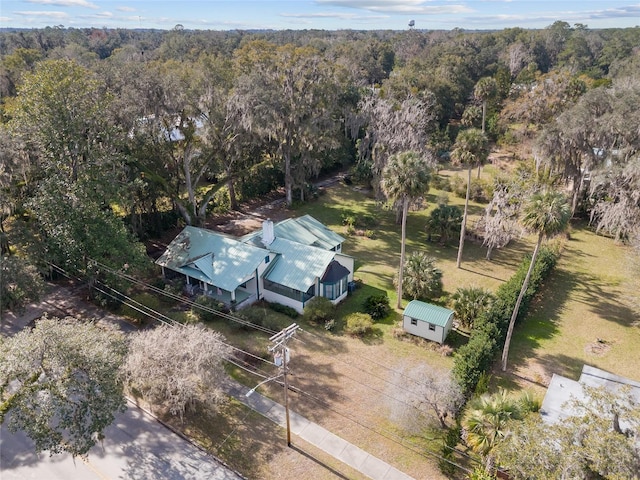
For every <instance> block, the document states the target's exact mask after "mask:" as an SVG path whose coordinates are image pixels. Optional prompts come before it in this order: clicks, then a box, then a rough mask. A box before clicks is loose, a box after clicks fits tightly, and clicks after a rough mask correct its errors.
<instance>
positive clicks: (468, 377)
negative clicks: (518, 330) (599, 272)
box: [453, 247, 558, 394]
mask: <svg viewBox="0 0 640 480" xmlns="http://www.w3.org/2000/svg"><path fill="white" fill-rule="evenodd" d="M557 259H558V252H557V251H555V250H551V249H550V248H546V247H543V248H542V249H541V250H540V253H539V255H538V259H537V261H536V265H535V268H534V270H533V272H532V273H531V279H530V282H529V288H527V291H526V293H525V295H524V298H523V299H522V304H521V305H520V310H519V312H518V317H517V319H516V322H519V321H521V320H522V319H523V318H524V317H525V316H526V315H527V311H528V309H529V304H530V303H531V300H532V299H533V297H534V296H535V294H536V292H537V291H538V289H539V288H540V287H541V286H542V282H543V281H544V279H545V278H546V277H547V276H548V275H549V274H550V273H551V271H552V270H553V267H554V266H555V264H556V261H557ZM530 262H531V258H530V257H529V258H525V260H524V262H523V263H522V264H521V265H520V268H519V269H518V271H517V272H516V273H515V274H514V275H513V276H512V277H511V278H510V279H509V280H508V281H507V282H506V283H504V284H502V285H501V286H500V287H499V288H498V290H497V292H496V294H495V300H494V302H493V303H492V304H491V307H490V308H489V309H488V310H486V311H485V312H484V313H483V314H482V315H480V317H478V319H477V320H476V323H475V327H474V329H473V330H472V332H471V338H470V339H469V342H468V343H467V344H466V345H463V346H462V347H460V348H459V349H458V351H457V352H456V354H455V357H454V361H453V376H454V378H455V379H456V381H457V382H458V383H459V384H460V386H461V387H462V389H463V391H464V392H466V393H467V394H470V393H471V392H473V391H474V389H475V388H476V385H477V384H478V381H479V380H480V378H481V377H482V375H483V374H484V373H485V372H487V371H488V370H489V368H490V367H491V365H492V364H493V360H494V357H495V354H496V352H497V351H498V350H499V349H501V348H502V346H503V345H504V341H505V336H506V333H507V328H508V327H509V320H510V318H511V314H512V313H513V308H514V306H515V304H516V301H517V299H518V294H519V293H520V289H521V288H522V282H523V281H524V277H525V276H526V274H527V270H528V269H529V263H530Z"/></svg>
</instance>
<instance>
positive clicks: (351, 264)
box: [333, 253, 355, 282]
mask: <svg viewBox="0 0 640 480" xmlns="http://www.w3.org/2000/svg"><path fill="white" fill-rule="evenodd" d="M333 259H334V260H335V261H336V262H338V263H339V264H340V265H342V266H343V267H345V268H346V269H347V270H349V281H350V282H352V281H353V270H354V268H355V261H354V258H353V257H350V256H349V255H343V254H341V253H336V255H335V256H334V257H333Z"/></svg>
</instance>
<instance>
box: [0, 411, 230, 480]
mask: <svg viewBox="0 0 640 480" xmlns="http://www.w3.org/2000/svg"><path fill="white" fill-rule="evenodd" d="M104 433H105V440H104V442H103V445H96V446H95V447H94V448H93V449H92V450H91V451H90V452H89V456H88V459H86V460H82V459H80V458H76V459H75V461H74V460H73V458H72V457H71V456H70V455H55V456H53V457H50V456H49V454H48V453H43V454H40V456H39V457H38V456H36V454H35V453H34V449H33V443H32V442H31V440H30V439H28V438H27V437H26V436H25V435H24V434H22V433H20V432H18V433H16V434H12V433H9V431H8V430H7V429H6V427H5V426H2V429H1V431H0V478H1V479H2V480H31V479H33V480H36V479H37V480H41V479H47V480H93V479H99V480H107V479H108V480H115V479H134V480H138V479H139V480H154V479H163V480H178V479H202V480H209V479H211V480H241V479H242V478H243V477H241V476H240V475H238V474H236V473H234V472H232V471H231V470H229V469H227V468H225V467H224V466H223V465H221V464H220V463H218V462H217V461H216V460H215V459H214V458H213V457H211V456H210V455H207V454H206V453H204V452H202V451H201V450H199V449H198V448H196V447H195V446H193V445H192V444H191V443H189V442H188V441H186V440H185V439H183V438H182V437H180V436H178V435H177V434H175V433H173V432H172V431H171V430H169V429H168V428H166V427H165V426H163V425H162V424H160V423H159V422H158V421H156V420H155V419H154V418H153V417H151V416H150V415H148V414H147V413H145V412H144V411H142V410H141V409H139V408H137V407H135V406H133V405H130V406H129V408H128V410H127V411H126V412H125V413H123V414H121V415H118V417H117V418H116V420H115V422H114V423H113V424H112V425H111V426H109V427H108V428H107V429H106V430H105V432H104Z"/></svg>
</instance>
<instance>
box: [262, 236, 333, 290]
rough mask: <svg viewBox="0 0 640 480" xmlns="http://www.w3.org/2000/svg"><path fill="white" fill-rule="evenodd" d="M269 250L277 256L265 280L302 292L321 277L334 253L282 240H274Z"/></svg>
mask: <svg viewBox="0 0 640 480" xmlns="http://www.w3.org/2000/svg"><path fill="white" fill-rule="evenodd" d="M269 249H270V250H272V251H274V252H276V253H278V254H279V256H278V260H277V261H276V262H275V265H274V266H273V267H272V268H271V270H269V272H268V273H267V274H266V276H265V278H266V279H267V280H270V281H272V282H275V283H279V284H281V285H285V286H287V287H290V288H293V289H296V290H300V291H303V292H304V291H306V290H307V289H309V287H311V285H313V284H314V283H315V281H316V278H317V277H321V276H322V274H323V273H324V271H325V270H326V269H327V267H328V266H329V264H330V263H331V261H332V260H333V256H334V255H335V252H330V251H327V250H323V249H321V248H316V247H310V246H307V245H301V244H299V243H296V242H292V241H290V240H287V239H284V238H276V239H275V240H274V241H273V242H272V243H271V245H269Z"/></svg>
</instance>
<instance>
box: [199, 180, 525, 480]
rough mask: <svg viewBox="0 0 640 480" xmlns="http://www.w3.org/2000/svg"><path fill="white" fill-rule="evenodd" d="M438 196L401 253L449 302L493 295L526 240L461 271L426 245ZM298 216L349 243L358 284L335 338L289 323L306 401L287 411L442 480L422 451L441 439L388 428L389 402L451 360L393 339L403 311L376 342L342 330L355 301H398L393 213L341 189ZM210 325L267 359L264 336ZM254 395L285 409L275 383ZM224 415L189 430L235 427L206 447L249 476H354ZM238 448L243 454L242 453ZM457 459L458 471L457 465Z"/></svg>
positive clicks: (418, 217)
mask: <svg viewBox="0 0 640 480" xmlns="http://www.w3.org/2000/svg"><path fill="white" fill-rule="evenodd" d="M440 193H441V192H438V191H433V192H431V193H430V194H429V196H428V198H427V202H428V203H427V206H428V208H427V209H426V210H423V211H415V212H410V214H409V219H408V229H407V230H408V239H407V251H408V252H412V251H414V250H424V251H427V252H428V253H430V254H431V255H433V256H434V257H436V259H437V264H438V266H439V267H440V268H441V269H442V270H443V271H444V278H443V279H444V287H445V291H446V293H447V294H451V293H453V292H454V291H455V289H456V288H457V287H459V286H468V285H480V286H483V287H485V288H488V289H491V290H494V289H495V288H497V286H498V285H500V284H501V283H502V282H503V281H505V280H506V279H508V278H509V277H510V276H511V275H512V273H513V271H514V270H515V268H516V267H517V266H518V265H519V263H520V262H521V258H522V255H523V253H525V252H529V251H530V248H529V247H530V246H529V245H528V243H527V242H524V241H516V242H513V243H512V244H511V245H510V246H509V248H507V249H504V250H499V251H497V252H496V254H495V257H494V260H493V261H492V262H488V261H487V260H485V259H484V255H485V250H484V248H482V247H481V246H480V245H477V244H473V243H470V242H467V244H466V245H465V254H464V259H463V268H461V269H457V268H456V267H455V260H456V254H457V245H453V244H452V245H448V246H441V245H438V244H437V243H430V242H427V238H426V234H425V233H424V229H423V227H424V224H425V219H426V217H427V216H428V214H429V212H430V209H432V208H434V202H435V199H436V197H437V195H439V194H440ZM449 199H450V203H451V204H456V205H460V206H462V205H463V202H464V200H463V199H459V198H456V197H455V196H454V195H453V194H449ZM345 210H349V211H352V212H355V213H358V214H361V215H365V214H366V215H370V216H372V217H373V218H375V219H376V222H377V225H376V227H375V228H374V236H373V238H366V237H362V236H348V235H347V233H346V227H345V226H344V225H342V218H341V215H342V213H343V212H344V211H345ZM471 211H472V217H471V219H470V222H473V220H474V218H477V216H478V215H479V214H480V213H481V212H482V206H481V205H477V204H472V210H471ZM305 213H309V214H311V215H313V216H314V217H316V218H318V219H319V220H320V221H322V222H323V223H325V224H327V225H329V226H330V227H331V228H332V229H334V230H335V231H337V232H338V233H340V234H342V235H343V236H345V238H347V241H346V242H345V245H344V252H345V253H347V254H350V255H353V256H354V257H355V258H356V272H355V277H356V278H357V279H359V280H361V281H362V286H361V287H360V288H359V289H357V290H356V291H355V292H354V294H353V295H351V296H350V297H348V299H347V300H346V301H345V302H343V304H342V305H341V306H340V307H339V308H338V310H337V312H336V320H337V324H338V329H337V331H336V332H335V333H329V332H326V331H325V330H324V329H323V328H322V327H317V326H312V325H306V324H305V323H304V322H303V321H302V320H300V319H298V320H296V322H297V323H299V324H302V326H303V328H304V330H305V331H303V332H300V333H299V334H298V335H297V337H296V339H295V340H294V341H292V342H291V344H290V348H291V352H292V361H291V371H292V375H291V377H290V378H291V379H290V383H291V385H292V386H293V387H297V388H299V389H300V390H301V391H302V392H304V393H295V392H291V394H290V396H289V399H290V405H291V409H292V410H294V411H295V412H297V413H299V414H301V415H303V416H305V417H307V418H309V419H310V420H312V421H314V422H316V423H318V424H320V425H322V426H323V427H325V428H326V429H328V430H329V431H331V432H333V433H335V434H336V435H339V436H341V437H342V438H344V439H345V440H347V441H350V442H351V443H353V444H355V445H357V446H359V447H360V448H362V449H364V450H365V451H367V452H369V453H370V454H372V455H374V456H377V457H379V458H381V459H382V460H384V461H386V462H388V463H390V464H391V465H393V466H395V467H396V468H398V469H400V470H402V471H404V472H406V473H407V474H409V475H411V476H413V477H414V478H432V479H439V478H446V477H445V476H443V475H442V474H441V473H440V472H439V469H438V467H437V461H436V460H435V459H434V458H433V457H432V456H430V455H429V454H426V453H425V450H427V451H432V452H436V453H438V454H439V451H440V445H441V435H442V432H441V431H439V430H437V429H435V430H433V429H427V430H425V431H424V432H423V434H422V435H409V434H408V433H407V432H404V431H402V430H401V428H400V427H399V426H397V425H395V424H394V423H393V421H392V420H391V419H390V410H391V403H392V402H395V401H397V400H395V399H397V398H399V397H401V391H400V390H401V389H400V388H399V387H398V380H397V376H398V373H397V371H400V370H403V369H407V368H411V367H414V366H416V365H418V364H420V363H427V364H429V365H431V366H432V367H433V368H436V369H440V370H442V371H443V372H444V371H447V370H449V369H450V368H451V366H452V357H451V356H443V355H442V354H441V353H440V352H439V350H438V349H434V348H430V346H429V345H428V344H425V343H422V344H420V343H419V342H411V341H403V340H399V339H396V338H394V337H393V335H392V331H393V329H394V328H395V327H396V325H397V324H398V322H399V321H400V318H401V316H400V312H398V311H395V310H394V311H393V313H392V314H391V315H390V316H389V317H388V318H386V319H383V320H382V321H380V322H378V323H376V325H375V328H374V332H373V334H371V335H369V336H367V337H366V338H364V339H359V338H352V337H349V336H347V335H343V334H342V332H341V327H342V318H343V317H344V316H346V315H347V314H348V313H351V312H353V311H358V310H360V309H361V304H362V301H363V300H364V299H365V298H366V297H367V296H368V295H370V294H372V293H379V292H380V291H385V292H387V293H388V295H389V298H390V303H391V305H392V306H393V305H395V303H396V297H395V289H394V287H393V276H394V274H395V272H396V269H397V265H398V261H399V252H400V226H399V225H396V224H395V218H394V214H393V213H392V212H390V211H388V210H385V209H383V208H382V207H381V205H379V204H378V203H377V202H376V201H375V200H374V199H373V198H371V197H370V196H368V194H367V193H366V192H363V191H361V190H359V189H357V188H354V187H350V186H346V185H343V184H338V185H335V186H333V187H331V188H329V189H327V190H326V192H325V194H324V195H322V196H321V197H320V199H319V200H318V201H317V202H314V203H311V204H305V205H303V206H301V207H299V208H298V209H297V210H295V211H291V212H290V215H291V216H294V215H302V214H305ZM474 216H475V217H474ZM405 303H406V302H405ZM212 326H213V328H216V329H219V330H223V332H224V334H225V335H226V336H227V338H228V339H229V340H230V343H232V344H234V345H237V346H239V347H241V348H243V349H247V350H250V351H252V352H254V353H257V354H259V355H262V354H265V352H266V347H267V346H268V344H269V342H268V339H267V338H266V336H265V335H263V334H260V333H258V332H255V331H249V332H247V331H242V330H238V329H236V328H230V327H229V326H223V324H220V323H219V322H215V323H214V325H212ZM451 338H452V340H453V344H454V345H459V344H460V343H462V342H463V341H464V337H462V336H456V335H452V336H451ZM232 374H233V375H234V376H235V377H236V378H237V379H239V380H240V381H242V382H243V383H245V384H247V385H250V386H253V385H255V383H256V379H255V378H251V377H250V376H248V375H246V374H242V373H240V372H237V371H234V372H232ZM260 392H261V393H263V394H265V395H267V396H269V397H271V398H273V399H274V400H276V401H279V402H282V395H283V394H282V388H281V387H279V386H278V385H276V384H274V385H270V384H267V385H264V386H263V387H260ZM228 408H231V407H228ZM233 408H240V407H237V406H236V407H233ZM242 408H243V407H242ZM242 408H240V410H242ZM407 408H408V407H407ZM243 416H245V417H246V419H245V420H243V421H242V425H237V424H236V422H237V420H234V418H243ZM223 417H228V418H227V419H226V420H225V419H218V420H216V421H215V422H213V423H210V424H206V423H202V424H201V425H199V426H198V422H197V421H196V422H194V423H193V424H192V426H191V431H190V432H191V434H194V433H193V432H195V431H196V430H197V428H201V429H202V430H203V431H211V432H218V433H216V434H215V435H216V437H220V438H222V437H224V436H226V435H229V433H225V432H228V431H232V430H234V429H235V431H234V433H233V435H232V436H231V438H232V439H233V438H235V439H236V440H235V443H234V442H231V440H228V441H227V443H225V447H224V448H218V449H216V448H215V445H213V444H211V445H210V448H212V451H213V453H215V454H216V455H218V456H220V457H221V458H222V459H223V460H225V461H226V462H227V463H229V464H230V465H231V466H233V467H235V468H237V469H238V470H240V471H241V472H244V473H245V474H246V475H247V476H249V477H250V478H264V479H270V478H274V479H275V478H278V479H287V478H291V479H294V478H296V479H297V478H301V475H300V472H305V474H304V475H302V477H304V478H336V477H338V478H340V477H339V475H343V476H344V477H345V478H359V477H358V476H357V474H355V472H346V473H345V469H347V470H348V467H346V466H344V465H341V464H339V462H337V463H338V464H336V461H335V460H333V459H331V458H329V459H327V458H326V457H327V456H326V455H325V454H321V453H319V452H318V451H317V450H315V449H314V448H312V447H311V446H309V445H305V446H303V447H301V449H302V450H304V451H305V452H306V453H307V454H306V455H305V453H302V452H295V451H293V450H290V449H286V448H285V449H284V450H282V449H281V448H280V446H278V443H280V444H283V443H284V440H283V438H284V432H282V431H281V429H279V428H278V427H276V426H275V425H273V424H271V426H268V425H267V424H269V423H270V422H269V421H268V420H265V419H262V418H258V417H256V415H254V414H248V415H247V414H246V413H243V411H233V410H228V411H226V412H223ZM225 422H227V423H229V424H228V425H227V424H226V423H225ZM265 422H267V424H265ZM196 427H197V428H196ZM196 436H197V435H196ZM201 436H206V435H201ZM300 442H301V440H300V439H297V438H296V437H295V436H294V438H293V443H294V445H296V446H299V445H300ZM227 444H229V447H227V446H226V445H227ZM270 444H274V446H273V448H267V445H270ZM231 445H233V446H231ZM238 449H241V450H242V451H243V452H250V453H246V454H239V453H238V452H237V450H238ZM294 452H295V453H294ZM309 457H313V459H310V458H309ZM457 461H459V462H461V463H464V459H457ZM323 465H324V466H323ZM318 468H319V469H320V470H321V471H318V470H317V469H318ZM307 469H309V470H307ZM333 470H336V471H337V472H338V474H336V473H335V472H333ZM307 472H308V473H307ZM327 475H328V476H327Z"/></svg>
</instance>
